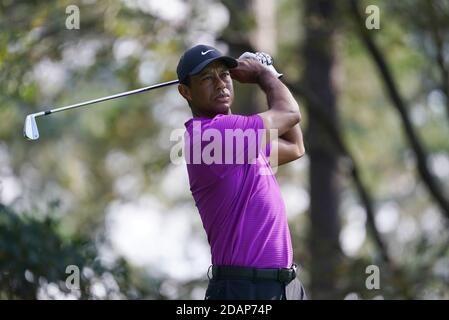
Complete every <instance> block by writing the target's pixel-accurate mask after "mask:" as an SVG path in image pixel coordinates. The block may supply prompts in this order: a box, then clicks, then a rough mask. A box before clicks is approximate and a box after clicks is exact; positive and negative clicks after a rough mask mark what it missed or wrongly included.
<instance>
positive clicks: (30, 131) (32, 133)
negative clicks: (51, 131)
mask: <svg viewBox="0 0 449 320" xmlns="http://www.w3.org/2000/svg"><path fill="white" fill-rule="evenodd" d="M23 136H24V137H25V138H27V139H28V140H37V139H39V130H38V129H37V124H36V116H35V115H34V114H30V115H27V117H26V119H25V125H24V127H23Z"/></svg>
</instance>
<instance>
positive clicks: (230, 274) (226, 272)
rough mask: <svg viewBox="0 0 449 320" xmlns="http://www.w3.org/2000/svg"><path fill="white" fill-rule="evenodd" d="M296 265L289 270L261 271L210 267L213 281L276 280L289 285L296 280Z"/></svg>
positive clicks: (259, 269) (231, 267) (257, 269)
mask: <svg viewBox="0 0 449 320" xmlns="http://www.w3.org/2000/svg"><path fill="white" fill-rule="evenodd" d="M296 270H297V265H296V264H293V265H292V266H291V267H290V268H276V269H261V268H246V267H234V266H212V279H214V280H236V279H244V280H276V281H279V282H282V283H289V282H290V281H292V280H293V279H295V278H296Z"/></svg>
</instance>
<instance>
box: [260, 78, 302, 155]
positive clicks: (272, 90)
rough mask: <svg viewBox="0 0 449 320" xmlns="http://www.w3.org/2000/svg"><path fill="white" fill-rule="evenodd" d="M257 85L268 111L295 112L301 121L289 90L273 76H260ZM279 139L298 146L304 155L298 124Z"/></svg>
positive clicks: (296, 105) (297, 107) (296, 104)
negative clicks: (261, 91)
mask: <svg viewBox="0 0 449 320" xmlns="http://www.w3.org/2000/svg"><path fill="white" fill-rule="evenodd" d="M259 85H260V87H261V89H262V90H263V91H264V92H265V94H266V96H267V102H268V107H269V108H270V109H274V110H279V111H286V112H297V113H298V114H299V118H300V119H301V112H300V111H299V106H298V103H297V102H296V100H295V98H294V97H293V95H292V94H291V92H290V90H289V89H288V88H287V87H286V86H285V85H284V84H283V83H282V82H281V81H280V80H279V79H277V78H276V77H275V76H274V75H272V74H271V72H269V74H262V75H261V76H260V78H259ZM280 138H282V139H284V140H286V141H288V142H291V143H294V144H295V145H297V146H298V150H299V151H300V153H301V154H303V153H304V144H303V138H302V132H301V128H300V126H299V124H296V125H294V126H293V127H292V128H291V129H290V130H288V131H287V132H286V133H284V134H283V135H282V136H281V137H280Z"/></svg>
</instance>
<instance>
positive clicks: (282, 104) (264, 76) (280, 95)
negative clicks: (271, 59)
mask: <svg viewBox="0 0 449 320" xmlns="http://www.w3.org/2000/svg"><path fill="white" fill-rule="evenodd" d="M258 84H259V86H260V88H261V89H262V90H263V91H264V92H265V95H266V96H267V102H268V108H270V109H273V110H277V111H285V112H297V113H299V114H300V115H301V113H300V112H299V106H298V103H297V102H296V100H295V98H294V97H293V95H292V94H291V92H290V90H288V88H287V87H286V86H285V85H284V84H283V83H282V82H281V81H280V80H279V79H278V78H276V77H275V76H274V75H273V74H272V73H271V72H270V71H269V70H266V71H265V70H264V71H263V72H262V73H261V74H260V75H259V78H258Z"/></svg>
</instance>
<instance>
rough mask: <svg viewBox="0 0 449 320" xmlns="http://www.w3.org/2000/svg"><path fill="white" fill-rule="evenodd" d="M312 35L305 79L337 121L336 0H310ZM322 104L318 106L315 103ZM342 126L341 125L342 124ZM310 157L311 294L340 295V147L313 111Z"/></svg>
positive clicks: (308, 22) (308, 28)
mask: <svg viewBox="0 0 449 320" xmlns="http://www.w3.org/2000/svg"><path fill="white" fill-rule="evenodd" d="M304 14H305V22H306V28H305V30H306V36H305V42H304V46H303V47H304V62H305V71H304V79H303V81H302V82H303V85H304V86H305V87H307V89H308V90H310V91H312V92H314V93H315V94H316V96H317V97H318V98H319V99H320V104H321V105H322V106H324V107H325V110H322V111H324V113H325V114H326V115H327V117H329V119H330V121H332V122H334V123H335V124H337V110H336V92H335V86H334V83H333V77H332V72H333V71H334V68H335V64H336V63H335V57H334V53H335V49H334V40H335V39H334V38H335V25H334V20H333V19H334V15H335V2H334V1H331V0H307V1H306V2H305V13H304ZM315 107H316V106H315ZM337 128H338V126H337ZM306 132H307V136H308V140H309V142H310V143H309V147H308V151H307V153H308V155H309V158H310V196H311V208H310V212H311V230H310V232H311V234H310V237H309V239H310V250H311V256H312V263H311V266H310V271H311V288H310V289H311V292H310V293H311V296H312V297H313V298H314V299H333V298H334V299H335V298H336V295H337V289H336V283H337V268H338V264H339V259H340V257H341V250H340V246H339V232H340V222H339V217H338V207H339V193H338V189H339V183H338V177H337V162H338V151H337V150H336V149H335V148H334V147H332V143H331V141H330V140H329V138H328V137H327V136H326V134H325V133H324V131H323V129H322V127H321V125H320V124H319V122H318V121H317V120H316V119H314V118H313V117H310V119H309V126H308V128H307V131H306Z"/></svg>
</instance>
